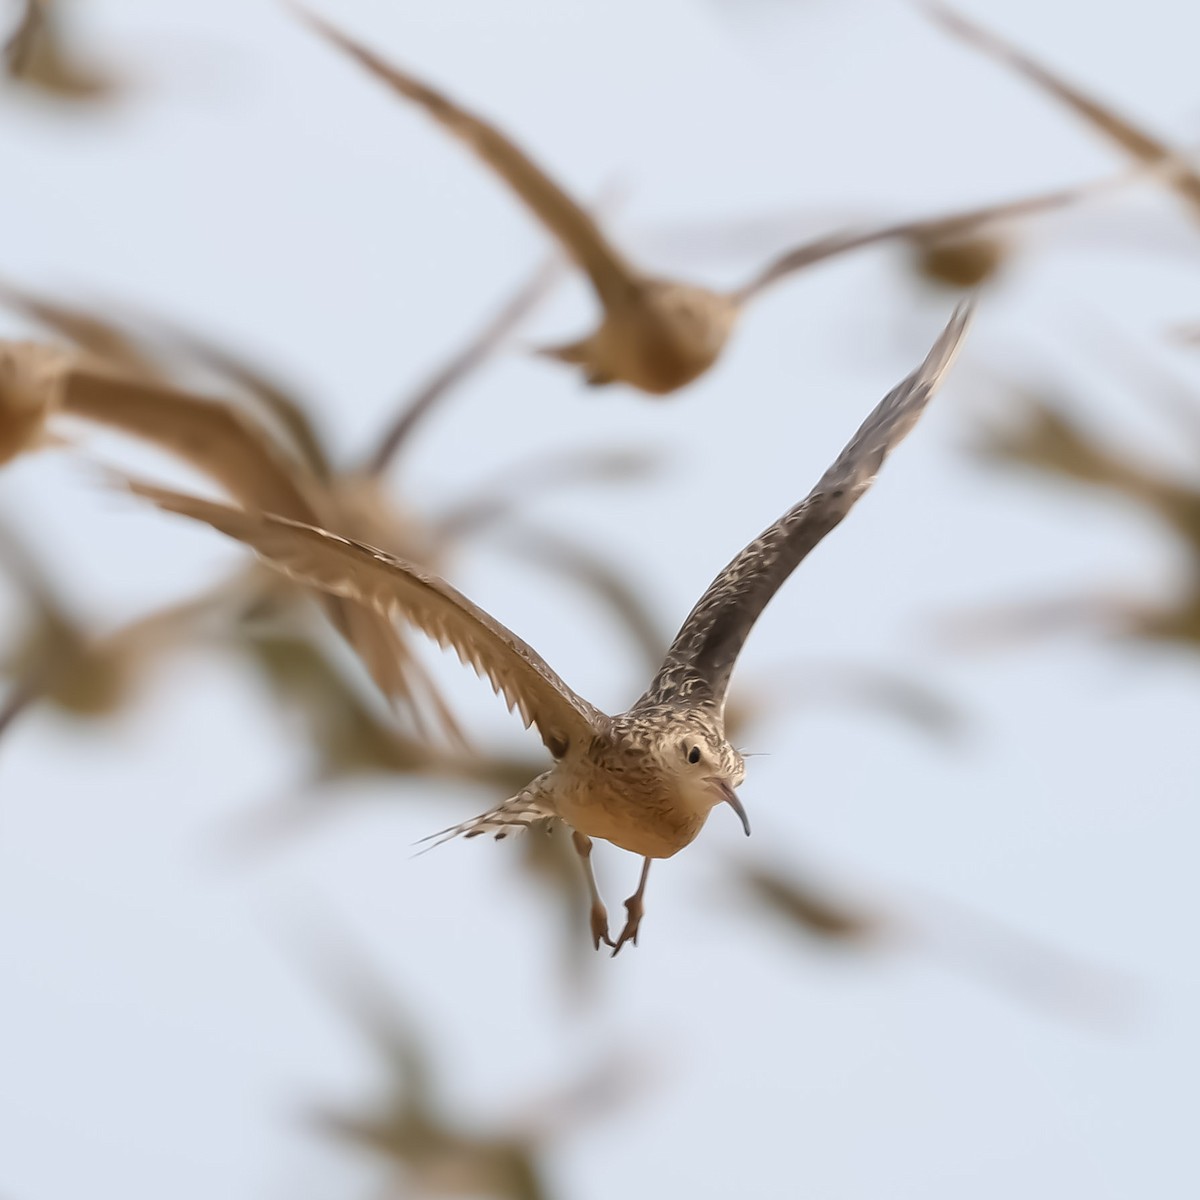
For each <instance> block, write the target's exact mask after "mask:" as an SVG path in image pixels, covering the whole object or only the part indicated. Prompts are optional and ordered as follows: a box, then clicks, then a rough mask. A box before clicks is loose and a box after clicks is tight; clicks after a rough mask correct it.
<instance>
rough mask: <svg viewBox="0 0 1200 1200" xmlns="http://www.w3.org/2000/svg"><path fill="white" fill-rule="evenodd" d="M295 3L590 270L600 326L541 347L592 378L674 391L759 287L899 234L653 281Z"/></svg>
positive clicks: (522, 165)
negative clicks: (751, 266) (733, 275)
mask: <svg viewBox="0 0 1200 1200" xmlns="http://www.w3.org/2000/svg"><path fill="white" fill-rule="evenodd" d="M293 7H296V9H297V11H298V12H299V13H300V15H301V17H302V18H303V19H304V20H305V21H307V22H308V24H309V25H311V26H312V28H313V29H315V30H316V31H317V32H318V33H320V34H321V35H322V36H324V37H325V38H327V39H328V40H329V41H331V42H333V43H334V44H335V45H336V46H338V47H340V48H341V49H342V50H344V51H345V52H346V53H347V54H349V55H350V56H351V57H352V58H354V59H355V60H357V61H358V62H359V63H360V64H361V65H362V66H364V67H365V68H366V69H367V70H368V71H370V72H371V73H372V74H374V75H375V76H376V77H377V78H379V79H381V80H382V81H383V82H385V83H386V84H388V85H389V86H390V87H392V88H393V89H394V90H395V91H397V92H399V93H400V94H401V95H403V96H405V97H407V98H408V99H409V100H412V101H414V102H415V103H417V104H419V105H421V106H422V107H423V108H424V109H425V110H426V112H428V113H429V115H430V116H431V117H433V118H434V120H436V121H437V122H438V123H439V124H441V125H442V126H443V127H444V128H445V129H446V130H447V131H449V132H450V133H453V134H454V135H455V136H457V137H459V138H461V139H462V140H463V141H465V142H466V143H467V144H468V145H469V146H470V147H471V148H472V149H473V150H474V151H475V152H476V153H477V154H478V155H479V156H480V157H481V158H482V159H483V160H484V162H486V163H487V164H488V166H490V167H491V168H492V169H493V170H494V171H495V172H496V173H497V174H498V175H500V177H501V178H502V179H504V181H505V182H506V183H507V184H508V185H509V186H510V187H511V188H512V189H513V191H514V192H516V194H517V195H518V196H519V197H520V199H521V200H522V201H524V203H525V204H526V205H527V206H528V207H529V208H530V209H531V210H532V211H533V213H534V214H535V216H536V217H537V218H538V219H539V220H540V221H541V222H542V223H543V224H544V225H545V226H546V228H547V229H548V230H549V231H550V232H551V233H552V234H553V235H554V237H556V238H557V239H558V240H559V242H560V243H561V244H562V246H563V248H564V249H565V250H566V252H567V253H568V254H569V255H570V256H571V258H572V259H574V260H575V262H576V263H577V264H578V265H579V266H580V268H581V269H582V270H583V271H584V272H585V273H586V274H587V276H588V278H589V280H590V281H591V284H592V287H593V289H594V290H595V292H596V296H597V298H598V299H599V301H600V304H601V305H602V307H603V309H604V315H603V319H602V321H601V324H600V327H599V328H598V329H597V330H596V331H595V332H594V333H592V334H590V335H589V336H587V337H585V338H583V339H581V340H580V341H576V342H572V343H570V344H567V345H562V346H556V347H549V348H545V349H542V350H541V351H539V353H541V354H543V355H546V356H548V357H550V358H555V359H559V360H560V361H562V362H567V363H572V364H574V365H576V366H578V367H580V368H581V370H582V371H583V375H584V378H585V379H586V381H587V382H588V383H589V384H593V385H603V384H610V383H625V384H628V385H629V386H630V387H634V388H638V389H639V390H641V391H643V392H647V393H649V394H651V395H666V394H668V393H670V392H673V391H675V390H677V389H678V388H681V387H683V386H684V385H685V384H688V383H690V382H692V380H694V379H696V378H697V377H698V376H700V375H701V374H703V373H704V372H705V371H706V370H708V368H709V367H711V366H712V365H713V363H714V362H716V360H717V358H718V356H719V355H720V353H721V351H722V350H723V349H724V347H725V344H726V342H727V341H728V339H729V336H730V334H731V333H732V332H733V327H734V324H735V323H736V321H737V318H738V315H739V313H740V311H741V309H742V308H743V307H744V306H745V305H746V304H747V303H748V302H749V301H750V300H752V299H753V298H754V297H756V296H757V295H758V294H759V293H760V292H761V291H762V290H763V289H764V288H766V287H767V286H769V285H770V284H772V283H775V282H777V281H778V280H779V279H781V278H783V277H784V276H785V275H788V274H790V273H791V272H793V271H798V270H800V269H801V268H802V267H806V266H809V265H810V264H812V263H815V262H819V261H821V260H822V259H825V258H828V257H830V256H831V255H833V254H837V253H842V252H844V251H845V250H847V249H850V248H853V247H854V246H858V245H863V244H869V243H870V242H873V241H877V240H879V239H880V237H881V236H889V237H899V236H902V234H901V233H897V232H892V233H889V234H886V235H880V234H879V233H877V232H874V233H869V234H856V233H841V232H839V233H835V234H831V235H829V236H828V237H823V238H819V239H817V240H815V241H813V242H811V243H808V244H806V245H804V246H801V247H798V248H796V249H794V250H791V251H789V252H788V253H786V254H784V255H782V256H781V257H780V258H778V259H777V260H775V261H774V262H772V263H770V264H769V265H768V266H767V267H766V268H764V269H763V270H762V271H760V272H759V273H758V274H757V275H756V276H755V277H754V278H753V279H752V280H750V281H749V282H748V283H747V284H745V285H744V286H742V287H739V288H736V289H734V290H733V291H729V292H717V291H713V290H710V289H708V288H704V287H700V286H697V285H693V284H689V283H681V282H678V281H675V280H667V279H657V278H653V277H651V276H649V275H646V274H644V273H643V272H641V271H640V270H638V269H637V268H636V267H634V266H632V265H631V264H630V263H629V262H627V261H626V260H625V258H624V257H623V256H622V255H621V254H620V253H619V252H618V251H617V250H616V249H615V248H614V247H613V246H612V244H611V243H610V242H609V241H608V239H607V238H606V237H605V236H604V234H603V233H602V232H601V230H600V227H599V225H598V224H597V222H596V221H595V219H594V218H593V217H592V216H591V215H590V214H589V213H587V212H586V211H585V210H584V209H583V208H582V207H581V206H580V205H579V204H578V203H577V202H576V201H575V200H573V199H572V198H571V197H570V196H569V195H567V193H566V192H565V191H563V190H562V188H560V187H559V186H558V184H556V183H555V182H554V181H553V180H552V179H551V178H550V177H549V176H548V175H547V174H545V172H544V171H543V170H542V169H541V168H540V167H539V166H538V165H537V164H536V163H534V162H533V160H532V159H531V158H529V156H528V155H527V154H526V153H525V152H524V151H523V150H522V149H521V148H520V147H519V146H517V145H516V144H515V143H514V142H512V141H511V140H510V139H509V138H508V137H507V136H505V135H504V134H503V133H501V132H500V131H499V130H498V129H496V128H495V127H494V126H492V125H491V124H489V123H488V122H487V121H485V120H484V119H483V118H481V117H479V116H477V115H475V114H473V113H470V112H468V111H467V110H465V109H463V108H461V107H459V106H458V105H457V104H455V103H454V101H452V100H450V99H449V98H448V97H447V96H445V95H443V94H441V93H440V92H437V91H435V90H434V89H433V88H431V87H429V86H428V85H427V84H425V83H422V82H421V81H419V80H418V79H416V78H415V77H414V76H412V75H409V74H407V73H405V72H403V71H401V70H399V69H398V68H396V67H394V66H392V65H390V64H389V63H387V62H385V61H384V60H383V59H382V58H380V57H379V56H378V55H376V54H375V53H373V52H372V51H370V50H368V49H367V48H366V47H365V46H363V45H361V44H359V43H358V42H355V41H353V40H352V39H350V38H349V37H347V36H346V35H345V34H343V33H341V32H339V31H338V30H336V29H334V28H333V26H331V25H329V24H328V23H327V22H325V21H323V20H321V19H320V18H318V17H316V16H314V15H312V14H311V13H308V12H307V11H305V10H304V9H302V8H299V7H298V6H296V5H293ZM1071 198H1074V195H1072V197H1071ZM1056 202H1058V203H1066V202H1067V201H1056ZM913 236H916V235H913ZM946 269H947V270H949V267H947V268H946Z"/></svg>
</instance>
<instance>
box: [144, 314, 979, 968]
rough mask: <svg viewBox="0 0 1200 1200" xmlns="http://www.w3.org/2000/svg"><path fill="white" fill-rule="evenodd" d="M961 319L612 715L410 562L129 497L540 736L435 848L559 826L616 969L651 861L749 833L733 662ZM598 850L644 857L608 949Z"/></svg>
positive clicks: (931, 381)
mask: <svg viewBox="0 0 1200 1200" xmlns="http://www.w3.org/2000/svg"><path fill="white" fill-rule="evenodd" d="M970 311H971V305H970V304H969V303H965V304H961V305H959V307H958V308H957V309H955V311H954V314H953V316H952V317H951V319H950V321H949V323H948V324H947V325H946V327H945V329H944V330H943V331H942V333H941V335H940V336H939V338H938V339H937V341H936V342H935V344H934V346H933V348H932V349H931V350H930V351H929V354H928V356H927V357H926V359H925V361H924V362H923V363H922V364H921V365H920V366H919V367H918V368H917V369H916V370H915V371H914V372H913V373H912V374H911V375H909V376H908V377H907V378H906V379H904V380H903V381H902V382H901V383H900V384H899V385H897V387H895V388H894V389H893V390H892V391H891V392H889V393H888V395H887V396H885V397H884V399H883V400H882V401H881V402H880V403H879V405H878V406H877V407H876V408H875V410H874V411H873V412H872V413H871V415H870V416H868V417H867V419H866V420H865V421H864V422H863V424H862V425H861V426H860V428H859V430H858V432H857V433H856V434H855V435H854V437H853V438H851V440H850V442H849V443H848V444H847V446H846V447H845V449H844V450H843V451H842V452H841V454H840V455H839V456H838V457H837V459H836V460H835V462H834V463H833V465H832V466H831V467H830V468H829V469H828V470H827V471H826V472H825V474H824V475H823V476H822V477H821V479H820V481H819V482H818V483H817V485H816V487H815V488H813V490H812V491H811V492H810V493H809V494H808V496H807V497H806V498H805V499H804V500H802V501H801V502H800V503H799V504H797V505H796V506H795V507H794V508H791V509H789V510H788V511H787V512H786V513H784V515H783V516H782V517H781V518H780V519H779V520H778V521H777V522H775V524H773V525H771V526H770V527H768V528H767V529H766V530H764V531H763V532H762V533H761V534H760V535H759V536H758V537H757V538H755V539H754V540H753V541H752V542H751V543H750V544H749V545H748V546H746V547H745V549H743V550H742V551H741V553H740V554H738V555H737V556H736V557H735V558H734V559H733V560H732V561H731V562H730V563H729V564H728V565H727V566H726V567H725V569H724V570H723V571H721V573H720V574H719V575H718V576H717V577H716V579H714V580H713V582H712V583H711V584H710V585H709V587H708V590H707V591H706V592H705V593H704V594H703V595H702V596H701V597H700V600H699V601H698V602H697V604H696V606H695V608H693V609H692V611H691V614H690V615H689V616H688V618H687V619H686V620H685V621H684V623H683V626H682V628H681V629H680V630H679V632H678V634H676V636H675V640H674V642H672V643H671V646H670V648H669V649H668V651H667V654H666V658H665V659H664V661H663V663H662V666H661V667H660V668H659V670H658V673H657V675H656V676H655V677H654V679H653V680H652V681H651V683H650V686H649V687H648V688H647V689H646V692H645V693H644V695H642V697H641V698H640V699H639V700H638V701H637V702H636V703H635V704H634V705H633V707H632V708H630V709H629V710H628V711H627V712H624V713H622V714H621V715H619V716H615V717H611V716H608V715H607V714H605V713H603V712H601V711H600V710H599V709H597V708H596V707H594V706H593V705H592V704H590V703H588V701H586V700H584V699H583V697H581V696H579V695H578V694H577V693H576V692H575V691H573V690H572V689H571V688H570V687H569V686H568V685H567V684H566V683H565V682H564V681H563V680H562V679H561V678H560V677H559V675H557V674H556V673H555V672H554V671H553V670H552V669H551V668H550V666H549V665H548V664H547V663H546V662H545V660H544V659H543V658H542V657H541V656H540V655H539V654H538V653H537V651H535V650H534V649H533V648H532V647H531V646H529V645H528V644H527V643H526V642H524V641H522V640H521V639H520V638H519V637H517V636H516V634H514V633H512V632H511V631H510V630H509V629H507V628H505V626H503V625H502V624H501V623H500V622H499V621H497V620H496V619H495V618H494V617H492V616H491V615H490V614H488V613H487V612H485V611H484V610H483V609H481V608H479V607H478V606H477V605H475V604H473V603H472V602H471V601H470V600H468V599H467V598H466V596H464V595H462V593H460V592H459V591H457V590H456V589H455V588H453V587H451V586H450V584H448V583H446V582H445V581H444V580H442V579H439V578H438V577H437V576H435V575H430V574H428V573H426V572H424V571H422V570H420V569H419V568H417V567H415V566H413V565H412V564H410V563H406V562H404V561H402V560H401V559H398V558H395V557H393V556H392V555H389V554H385V553H384V552H382V551H380V550H375V549H373V548H372V547H370V546H366V545H363V544H362V543H360V542H354V541H351V540H349V539H347V538H343V537H339V536H337V535H336V534H332V533H327V532H325V531H324V530H321V529H317V528H314V527H312V526H310V525H304V524H301V523H299V522H296V521H289V520H287V519H285V518H282V517H278V516H272V515H270V514H266V513H259V512H248V511H245V510H242V509H236V508H229V507H227V506H224V505H220V504H213V503H210V502H208V501H205V500H200V499H196V498H194V497H191V496H185V495H181V494H180V493H178V492H172V491H167V490H164V489H161V488H157V487H153V486H150V485H147V484H143V483H137V482H130V483H129V487H130V488H131V489H132V490H133V491H134V492H135V493H136V494H138V495H140V496H143V497H145V498H146V499H148V500H151V501H152V502H154V503H155V504H157V505H158V506H159V507H160V508H163V509H166V510H168V511H170V512H175V513H179V514H181V515H183V516H187V517H191V518H193V519H195V520H199V521H203V522H206V523H207V524H209V525H211V526H212V527H213V528H214V529H217V530H219V531H220V532H221V533H224V534H227V535H228V536H230V537H233V538H236V539H237V540H239V541H242V542H245V543H246V544H247V545H249V546H250V547H252V548H253V549H254V550H255V551H256V552H257V553H258V555H259V556H260V557H261V558H262V559H263V560H264V561H266V562H267V563H268V564H270V565H271V566H273V567H275V568H276V569H277V570H279V571H282V572H283V573H284V574H285V575H288V576H290V577H291V578H293V579H295V580H297V581H299V582H302V583H305V584H308V585H310V586H312V587H315V588H318V589H320V590H322V591H324V592H327V593H332V594H333V595H335V596H339V597H342V598H344V599H349V600H353V601H356V602H358V603H359V604H362V605H364V606H367V607H369V608H372V609H374V610H375V611H376V612H378V613H381V614H384V615H387V616H388V617H392V618H394V617H396V616H403V617H404V618H405V619H406V620H408V621H409V622H411V623H412V624H413V625H415V626H417V628H419V629H421V630H422V631H423V632H424V633H426V634H427V635H428V636H429V637H431V638H433V639H434V640H435V641H437V642H438V643H439V644H440V645H441V646H442V647H443V648H445V649H453V650H454V651H455V652H456V653H457V654H458V656H459V658H460V659H461V660H462V661H463V662H464V663H467V664H469V665H470V666H472V667H474V668H475V670H476V671H477V672H478V673H479V674H480V675H482V676H485V677H486V678H487V679H488V680H489V681H490V682H491V684H492V686H493V688H494V689H495V690H496V691H497V692H498V693H500V694H501V695H502V696H503V698H504V699H505V701H506V702H507V704H508V706H509V708H510V709H515V710H516V711H517V712H518V713H519V714H520V716H521V718H522V720H523V721H524V723H525V725H526V726H527V727H528V726H531V725H532V726H535V727H536V728H537V731H538V733H539V734H540V736H541V738H542V741H543V742H544V744H545V746H546V748H547V749H548V750H549V751H550V754H551V755H552V756H553V758H554V760H555V762H554V765H553V766H552V767H551V768H550V769H549V770H548V771H545V772H544V773H543V774H541V775H539V776H537V778H535V779H534V780H533V781H532V782H531V783H529V784H528V785H527V786H526V787H525V788H523V789H522V790H521V791H519V792H518V793H517V794H516V795H515V796H513V797H512V798H511V799H508V800H506V801H504V803H502V804H500V805H498V806H497V807H495V808H493V809H491V810H490V811H488V812H486V813H484V814H483V815H482V816H478V817H475V818H473V819H471V820H469V821H466V822H464V823H463V824H461V825H456V826H454V827H452V828H451V829H448V830H444V831H442V834H440V835H437V834H435V835H434V837H435V838H439V839H440V840H447V839H449V838H452V837H455V836H457V835H459V834H462V835H464V836H466V837H476V836H478V835H481V834H492V835H494V836H495V837H496V838H497V839H499V838H503V837H505V836H507V835H508V834H509V833H510V832H515V831H519V830H522V829H526V828H528V827H529V826H530V825H533V824H535V823H538V822H543V821H547V820H555V819H557V820H560V821H562V822H564V823H565V824H566V825H567V826H569V827H570V829H571V830H572V840H573V843H574V847H575V850H576V852H577V853H578V855H579V857H580V859H581V860H582V862H583V867H584V873H585V877H586V882H587V886H588V894H589V897H590V900H591V929H592V940H593V943H594V945H595V947H596V948H597V949H599V947H600V945H601V943H604V944H606V945H608V946H611V947H612V951H613V954H614V955H615V954H616V953H617V952H618V951H619V950H620V949H621V947H622V946H624V945H625V943H626V942H630V941H632V942H634V943H635V944H636V941H637V935H638V928H639V925H640V922H641V919H642V915H643V911H644V909H643V895H644V892H645V887H646V879H647V875H648V872H649V869H650V864H651V862H652V861H653V860H654V859H656V858H670V857H671V856H672V855H674V854H676V853H678V852H679V851H680V850H682V849H683V848H684V847H685V846H687V845H689V844H690V843H691V842H692V841H693V840H694V839H695V837H696V835H697V834H699V832H700V830H701V829H702V828H703V826H704V823H705V822H706V821H707V819H708V815H709V813H710V812H711V810H712V809H713V808H715V807H716V806H717V805H718V804H723V803H724V804H728V805H729V806H730V807H731V808H732V809H733V810H734V812H735V813H736V814H737V815H738V817H739V819H740V820H741V822H742V825H743V828H744V829H745V831H746V833H747V835H749V833H750V825H749V821H748V819H747V817H746V812H745V809H744V808H743V807H742V802H741V800H740V799H739V798H738V794H737V788H738V787H739V786H740V785H741V783H742V781H743V778H744V776H745V763H744V761H743V758H742V755H741V754H740V753H739V752H738V751H737V750H736V749H735V748H734V747H733V746H732V745H731V744H730V743H729V741H728V740H727V738H726V736H725V694H726V690H727V688H728V684H729V679H730V675H731V674H732V671H733V667H734V663H735V662H736V660H737V657H738V654H739V653H740V651H741V649H742V646H743V644H744V643H745V641H746V638H747V636H748V635H749V633H750V630H751V629H752V628H753V626H754V624H755V622H756V621H757V620H758V617H759V615H760V614H761V613H762V611H763V609H764V608H765V607H766V606H767V604H768V602H769V601H770V600H771V598H772V596H774V594H775V593H776V592H777V591H778V590H779V588H780V587H781V586H782V584H783V583H784V581H785V580H786V579H787V578H788V576H790V575H791V573H792V571H793V570H795V568H796V567H797V566H798V565H799V563H800V562H801V560H802V559H803V558H804V557H805V556H806V555H807V554H808V553H809V551H811V550H812V549H813V548H814V547H815V546H816V545H817V544H818V543H819V542H820V541H821V540H822V538H824V537H825V535H826V534H827V533H829V532H830V530H832V529H833V528H835V526H837V525H838V524H839V523H840V522H841V521H842V519H843V518H844V517H845V516H846V514H847V513H848V512H849V511H850V509H851V508H852V507H853V506H854V504H855V502H856V501H857V500H858V499H859V498H860V497H861V496H862V495H863V494H864V493H865V492H866V491H867V489H868V488H869V487H870V486H871V484H872V482H873V481H874V479H875V476H876V475H877V474H878V472H879V469H880V467H881V466H882V464H883V461H884V459H885V458H886V457H887V455H888V453H889V452H890V451H891V449H892V447H893V446H895V445H896V444H898V443H899V442H900V440H901V439H902V438H903V437H904V436H905V435H906V434H907V433H908V431H909V430H910V429H911V428H912V426H913V425H914V424H915V423H916V420H917V418H918V417H919V416H920V414H921V412H922V411H923V410H924V408H925V405H926V404H927V403H928V401H929V399H930V397H931V396H932V395H933V393H934V391H935V390H936V389H937V387H938V385H939V384H940V383H941V381H942V379H943V378H944V376H945V374H946V372H947V370H948V369H949V367H950V365H951V363H952V362H953V360H954V358H955V356H956V354H957V351H958V349H959V347H960V345H961V344H962V340H963V337H964V335H965V333H966V329H967V325H968V323H969V319H970ZM594 838H601V839H603V840H605V841H609V842H612V843H613V844H614V845H616V846H619V847H620V848H621V849H623V850H628V851H630V852H631V853H634V854H638V855H640V856H642V858H643V859H644V863H643V866H642V872H641V878H640V880H639V883H638V887H637V891H636V892H635V893H634V894H633V895H632V896H630V898H629V899H628V900H627V901H626V902H625V907H626V910H627V913H628V919H627V920H626V923H625V926H624V929H623V930H622V932H621V934H620V935H619V937H618V938H617V940H616V941H615V942H613V941H612V940H611V938H610V936H609V930H608V914H607V911H606V909H605V907H604V903H603V901H602V899H601V898H600V893H599V890H598V888H597V886H596V881H595V877H594V874H593V872H592V868H591V851H592V840H593V839H594Z"/></svg>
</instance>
